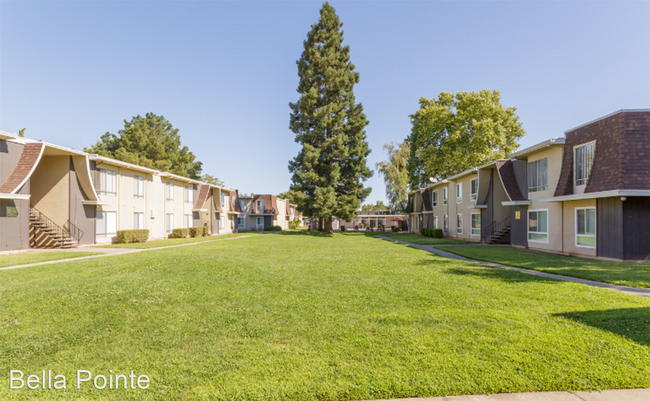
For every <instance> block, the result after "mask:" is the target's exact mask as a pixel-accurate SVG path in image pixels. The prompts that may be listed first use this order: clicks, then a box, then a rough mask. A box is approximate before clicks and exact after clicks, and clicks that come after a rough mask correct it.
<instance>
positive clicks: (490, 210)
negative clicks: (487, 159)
mask: <svg viewBox="0 0 650 401" xmlns="http://www.w3.org/2000/svg"><path fill="white" fill-rule="evenodd" d="M495 178H496V179H499V178H498V177H496V176H495V171H494V169H492V170H491V171H490V186H489V187H488V191H487V194H486V195H485V199H484V200H483V203H482V204H483V205H486V206H487V208H485V209H481V241H487V240H489V239H490V238H488V237H489V235H487V231H486V230H485V228H486V227H488V226H489V225H491V224H492V223H494V179H495ZM498 185H501V183H498ZM499 206H500V205H499Z"/></svg>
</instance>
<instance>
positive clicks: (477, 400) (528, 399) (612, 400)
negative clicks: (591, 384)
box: [379, 388, 650, 401]
mask: <svg viewBox="0 0 650 401" xmlns="http://www.w3.org/2000/svg"><path fill="white" fill-rule="evenodd" d="M649 400H650V389H647V388H642V389H627V390H605V391H599V392H588V391H576V392H574V393H570V392H568V391H552V392H544V393H510V394H489V395H485V394H481V395H457V396H451V397H431V398H402V399H400V400H379V401H649Z"/></svg>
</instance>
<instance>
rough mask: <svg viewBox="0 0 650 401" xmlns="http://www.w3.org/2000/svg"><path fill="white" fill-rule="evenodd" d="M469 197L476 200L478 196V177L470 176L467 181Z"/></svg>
mask: <svg viewBox="0 0 650 401" xmlns="http://www.w3.org/2000/svg"><path fill="white" fill-rule="evenodd" d="M474 183H476V188H474V186H475V185H474ZM474 189H476V192H474ZM469 192H470V194H469V199H470V200H473V201H476V198H478V177H476V178H472V180H471V181H470V182H469Z"/></svg>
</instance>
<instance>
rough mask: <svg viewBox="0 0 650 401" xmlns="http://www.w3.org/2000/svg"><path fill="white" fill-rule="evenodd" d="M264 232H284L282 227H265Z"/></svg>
mask: <svg viewBox="0 0 650 401" xmlns="http://www.w3.org/2000/svg"><path fill="white" fill-rule="evenodd" d="M264 231H282V227H280V226H269V227H264Z"/></svg>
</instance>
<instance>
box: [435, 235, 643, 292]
mask: <svg viewBox="0 0 650 401" xmlns="http://www.w3.org/2000/svg"><path fill="white" fill-rule="evenodd" d="M441 249H444V250H445V251H446V252H450V253H453V254H456V255H459V256H463V257H465V258H468V259H473V260H478V261H483V262H491V263H499V264H503V265H507V266H513V267H519V268H522V269H527V270H534V271H540V272H545V273H551V274H557V275H560V276H567V277H575V278H580V279H585V280H591V281H598V282H601V283H608V284H614V285H618V286H624V287H632V288H642V289H650V265H648V264H642V263H626V262H610V261H605V260H595V259H587V258H580V257H575V256H565V255H557V254H552V253H545V252H537V251H533V250H527V249H518V248H511V247H492V246H489V245H487V246H486V245H483V246H478V245H477V246H445V247H444V248H441Z"/></svg>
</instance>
